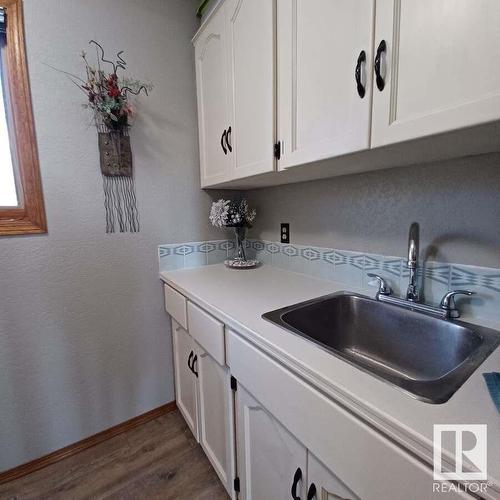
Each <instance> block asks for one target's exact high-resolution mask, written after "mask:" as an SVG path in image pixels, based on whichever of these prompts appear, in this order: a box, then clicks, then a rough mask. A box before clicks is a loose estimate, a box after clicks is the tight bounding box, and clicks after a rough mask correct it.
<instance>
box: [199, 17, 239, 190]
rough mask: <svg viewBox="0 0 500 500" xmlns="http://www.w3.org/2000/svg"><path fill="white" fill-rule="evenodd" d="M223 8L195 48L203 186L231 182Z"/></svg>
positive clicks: (201, 35)
mask: <svg viewBox="0 0 500 500" xmlns="http://www.w3.org/2000/svg"><path fill="white" fill-rule="evenodd" d="M226 56H227V49H226V26H225V16H224V8H220V9H219V10H218V11H217V12H215V13H214V15H213V16H212V17H211V18H210V20H209V21H208V23H207V25H206V26H205V28H204V30H203V32H202V33H201V34H200V36H199V38H198V39H197V41H196V44H195V58H196V88H197V96H198V128H199V141H200V173H201V174H200V176H201V185H202V187H203V186H209V185H211V184H217V183H219V182H222V181H225V180H227V179H228V178H229V174H230V169H231V161H232V160H231V156H230V155H229V151H228V144H227V140H228V138H227V130H228V128H229V123H228V122H229V111H228V90H227V78H226V76H227V57H226Z"/></svg>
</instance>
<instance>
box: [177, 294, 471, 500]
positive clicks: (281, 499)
mask: <svg viewBox="0 0 500 500" xmlns="http://www.w3.org/2000/svg"><path fill="white" fill-rule="evenodd" d="M169 303H170V304H171V301H170V302H169V301H167V305H168V304H169ZM179 303H180V302H179ZM174 309H175V308H174ZM177 310H179V308H177ZM180 310H184V308H182V307H181V308H180ZM186 310H187V318H186V319H187V325H188V326H189V328H192V333H193V336H194V337H196V339H198V340H199V342H202V343H203V345H204V347H202V346H200V344H199V343H198V342H197V341H196V340H195V339H194V338H193V336H191V334H190V333H189V331H188V330H186V329H184V328H183V327H182V326H180V325H179V324H178V323H177V322H176V321H175V320H174V319H173V320H172V331H173V352H174V365H175V367H174V368H175V391H176V400H177V406H178V408H179V411H180V412H181V413H182V415H183V416H184V418H185V420H186V422H187V424H188V426H189V428H190V429H191V430H192V431H193V434H194V436H195V438H196V440H197V441H198V442H199V443H200V445H201V446H202V448H203V450H204V451H205V453H206V455H207V457H208V459H209V460H210V462H211V464H212V466H213V467H214V469H215V471H216V473H217V474H218V476H219V478H220V480H221V481H222V483H223V484H224V486H225V488H226V490H227V491H228V493H229V495H230V497H231V499H232V500H236V498H237V497H238V500H288V499H290V498H292V499H293V500H339V499H341V500H342V499H343V500H388V499H399V498H405V499H408V500H434V499H436V498H440V497H441V496H440V495H436V494H435V493H434V492H433V476H432V470H431V467H430V466H429V465H428V464H426V463H424V462H423V461H421V460H419V459H417V458H416V457H415V456H414V455H412V454H411V453H409V452H408V451H407V450H406V449H405V448H403V447H402V446H400V445H398V444H396V443H395V442H393V441H392V440H391V439H388V438H387V437H386V436H385V435H384V434H383V433H382V432H379V431H378V430H377V429H375V428H374V427H373V426H372V425H368V424H367V423H366V422H364V421H363V420H362V419H361V418H360V417H359V416H357V415H356V414H354V413H353V412H351V411H349V410H347V409H345V408H344V407H343V406H342V404H338V403H337V402H335V401H333V400H332V399H330V398H329V397H327V396H325V395H324V394H323V393H321V392H319V391H318V390H317V389H316V388H315V387H313V386H312V385H311V384H309V383H307V382H306V381H304V380H303V379H302V378H300V377H298V376H297V375H296V374H294V373H293V372H292V371H290V370H289V369H288V367H286V366H284V365H283V364H281V363H280V362H278V361H276V360H275V359H273V358H271V357H270V356H268V355H267V354H265V353H264V352H263V351H262V350H261V349H260V348H258V347H256V346H255V345H253V344H252V343H251V342H249V341H248V340H246V339H245V338H243V337H242V336H240V335H239V334H237V333H235V332H233V331H231V330H229V329H227V327H226V328H224V326H223V324H222V323H221V322H220V321H219V320H218V319H217V318H214V317H213V316H211V315H209V314H208V313H206V312H205V311H203V310H202V309H200V308H199V307H196V308H194V307H190V305H189V304H188V305H187V308H186ZM174 312H175V311H174ZM178 312H179V311H178ZM181 316H182V315H181ZM221 338H222V339H223V347H222V348H221V346H220V342H221ZM215 340H216V341H215ZM226 363H227V364H226ZM228 365H229V366H228ZM446 498H447V500H455V499H459V498H461V499H469V500H470V499H471V497H470V496H469V495H467V494H466V493H464V492H457V491H450V492H449V493H448V494H447V495H446Z"/></svg>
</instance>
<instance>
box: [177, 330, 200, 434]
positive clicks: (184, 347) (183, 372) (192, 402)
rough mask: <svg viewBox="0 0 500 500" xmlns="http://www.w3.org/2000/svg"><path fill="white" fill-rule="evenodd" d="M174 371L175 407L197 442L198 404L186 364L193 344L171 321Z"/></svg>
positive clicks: (194, 378)
mask: <svg viewBox="0 0 500 500" xmlns="http://www.w3.org/2000/svg"><path fill="white" fill-rule="evenodd" d="M172 332H173V344H174V369H175V399H176V401H177V407H178V408H179V411H180V412H181V413H182V416H183V417H184V419H185V420H186V422H187V424H188V426H189V428H190V429H191V431H192V432H193V434H194V437H195V438H196V440H197V441H198V403H197V391H196V386H197V382H196V376H195V375H194V373H193V372H192V371H191V370H190V369H189V367H188V362H190V361H192V359H193V357H194V355H195V342H194V340H193V339H192V338H191V336H190V335H189V334H188V332H187V331H186V330H184V329H183V328H182V327H181V326H180V325H178V324H177V323H176V322H175V321H172Z"/></svg>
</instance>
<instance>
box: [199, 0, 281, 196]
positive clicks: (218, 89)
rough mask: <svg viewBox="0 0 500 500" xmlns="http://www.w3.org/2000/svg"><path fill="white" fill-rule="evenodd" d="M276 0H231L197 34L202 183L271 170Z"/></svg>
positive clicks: (273, 130) (222, 5) (223, 180)
mask: <svg viewBox="0 0 500 500" xmlns="http://www.w3.org/2000/svg"><path fill="white" fill-rule="evenodd" d="M275 15H276V6H275V0H227V1H226V2H223V3H222V4H221V5H220V6H218V7H217V9H216V12H215V13H214V14H213V15H212V16H211V17H210V19H209V20H208V21H207V23H206V25H205V26H204V27H203V28H202V29H201V31H200V34H199V36H198V37H197V38H196V39H195V42H194V43H195V53H196V78H197V94H198V121H199V135H200V168H201V185H202V187H205V186H211V185H215V184H219V183H221V182H225V181H230V180H233V179H241V178H244V177H248V176H252V175H256V174H261V173H265V172H272V171H273V170H274V165H275V160H274V152H273V146H274V141H275V122H276V120H275V109H276V105H275V94H276V89H275V87H276V86H275V77H274V72H275V69H274V63H275V28H276V22H275Z"/></svg>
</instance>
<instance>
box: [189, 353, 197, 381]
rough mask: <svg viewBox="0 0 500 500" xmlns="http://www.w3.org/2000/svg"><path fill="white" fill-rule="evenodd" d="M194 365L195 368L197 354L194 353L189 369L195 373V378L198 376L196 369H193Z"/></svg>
mask: <svg viewBox="0 0 500 500" xmlns="http://www.w3.org/2000/svg"><path fill="white" fill-rule="evenodd" d="M195 365H196V368H198V355H197V354H195V355H194V358H193V363H192V364H191V370H192V371H193V373H194V374H195V375H196V378H198V370H197V369H195V367H194V366H195Z"/></svg>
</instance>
